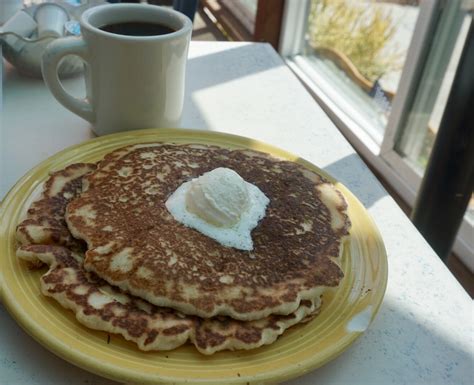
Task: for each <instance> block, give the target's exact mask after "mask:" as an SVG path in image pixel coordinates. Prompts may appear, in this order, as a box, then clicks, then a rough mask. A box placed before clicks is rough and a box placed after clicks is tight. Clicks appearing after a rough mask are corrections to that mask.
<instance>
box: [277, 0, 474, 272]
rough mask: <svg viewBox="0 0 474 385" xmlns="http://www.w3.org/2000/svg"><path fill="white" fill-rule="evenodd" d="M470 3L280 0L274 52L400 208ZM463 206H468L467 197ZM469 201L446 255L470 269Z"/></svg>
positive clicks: (452, 67)
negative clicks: (282, 10)
mask: <svg viewBox="0 0 474 385" xmlns="http://www.w3.org/2000/svg"><path fill="white" fill-rule="evenodd" d="M473 8H474V1H472V0H468V1H466V0H450V1H444V0H378V1H375V0H358V1H356V0H304V1H298V2H297V1H291V0H290V1H287V2H286V5H285V13H284V19H283V27H282V34H281V40H280V53H281V54H282V55H283V56H284V57H285V58H286V60H287V63H288V65H289V66H290V67H291V68H292V69H293V70H294V72H295V73H296V74H297V75H298V76H299V77H300V78H301V79H302V80H303V81H304V82H305V83H306V85H307V86H308V88H309V89H310V90H311V92H312V93H313V95H314V96H315V98H316V99H317V100H318V102H319V103H320V105H321V106H322V107H323V108H324V109H325V110H326V112H327V113H328V115H329V116H330V117H331V118H332V119H333V121H334V122H335V123H336V125H337V126H338V127H339V129H340V130H341V131H342V133H343V134H344V135H345V136H346V137H347V139H348V140H349V141H350V142H351V143H352V144H353V145H354V147H355V148H356V149H357V150H358V151H359V152H360V153H361V154H362V155H363V156H364V157H365V158H366V160H367V161H368V162H369V163H371V164H372V166H373V167H375V168H376V169H377V170H378V171H379V172H380V173H381V174H383V175H384V176H385V178H386V179H387V180H390V181H392V182H393V187H394V188H395V190H396V191H397V192H398V193H399V194H400V195H401V197H402V198H403V199H404V200H405V201H407V203H409V204H410V205H413V204H414V200H415V197H416V192H417V190H418V187H419V185H420V182H421V179H422V177H423V172H424V169H425V167H426V164H427V162H428V159H429V156H430V150H431V147H432V146H433V142H434V140H435V138H436V132H437V130H438V127H439V124H440V120H441V117H442V115H443V110H444V107H445V105H446V102H447V98H448V95H449V91H450V89H451V84H452V82H453V78H454V74H455V72H456V68H457V65H458V62H459V58H460V54H461V52H462V50H463V47H464V43H465V40H466V34H467V31H468V29H469V26H470V24H471V23H472V14H473ZM471 201H472V200H471ZM473 223H474V209H473V205H472V204H471V205H470V208H469V209H468V210H467V213H466V215H465V220H464V222H463V225H462V227H461V229H460V232H459V235H458V239H457V241H456V244H455V248H454V250H455V252H456V253H457V254H458V255H459V256H460V257H461V258H462V259H463V261H464V262H465V264H466V265H467V266H469V267H470V268H471V269H474V257H473V255H474V240H473V239H471V238H472V232H473V229H474V227H473Z"/></svg>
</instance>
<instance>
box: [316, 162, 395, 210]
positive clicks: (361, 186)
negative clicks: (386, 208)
mask: <svg viewBox="0 0 474 385" xmlns="http://www.w3.org/2000/svg"><path fill="white" fill-rule="evenodd" d="M364 169H367V166H366V165H365V163H364V162H363V161H362V159H361V158H360V157H359V156H358V155H357V154H351V155H349V156H346V157H344V158H342V159H339V160H338V161H336V162H334V163H331V164H330V165H328V166H326V167H324V168H323V170H324V171H326V172H327V173H328V174H330V175H331V176H333V177H334V178H336V179H337V180H338V181H339V182H341V183H342V184H344V185H345V186H346V187H347V188H349V189H350V190H351V191H352V193H353V194H354V195H355V196H356V197H357V198H358V199H359V200H360V201H361V202H362V204H363V205H364V206H365V207H367V208H368V207H371V206H372V205H374V204H375V203H376V202H377V201H378V200H380V199H382V198H383V197H385V196H387V195H389V194H388V193H387V191H385V189H384V188H383V187H382V185H381V184H380V182H379V181H378V180H377V178H376V177H375V176H374V175H373V174H372V173H371V172H362V171H363V170H364ZM354 170H360V171H361V172H354Z"/></svg>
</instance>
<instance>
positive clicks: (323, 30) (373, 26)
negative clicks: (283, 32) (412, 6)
mask: <svg viewBox="0 0 474 385" xmlns="http://www.w3.org/2000/svg"><path fill="white" fill-rule="evenodd" d="M371 3H374V2H373V1H372V2H371V1H368V2H364V3H362V2H360V1H357V2H355V1H351V0H312V1H311V8H310V15H309V30H308V32H309V43H310V45H311V46H312V47H313V48H319V47H323V48H330V49H335V50H337V51H340V52H342V53H343V54H345V55H346V56H347V57H348V58H349V59H350V61H351V62H352V63H353V64H354V65H355V67H356V68H357V69H358V70H359V72H360V73H361V74H362V75H363V76H364V77H366V78H367V79H369V80H370V81H372V82H374V81H375V80H377V79H378V78H380V77H381V76H382V75H383V74H384V73H386V72H390V71H395V70H399V69H400V68H401V66H402V54H401V52H399V51H396V50H393V49H392V50H390V51H389V50H387V48H386V45H387V43H388V42H389V41H390V40H391V39H392V38H393V35H394V33H395V31H396V25H394V21H393V17H392V15H391V14H390V12H384V11H383V10H382V9H381V8H380V7H377V6H375V4H371Z"/></svg>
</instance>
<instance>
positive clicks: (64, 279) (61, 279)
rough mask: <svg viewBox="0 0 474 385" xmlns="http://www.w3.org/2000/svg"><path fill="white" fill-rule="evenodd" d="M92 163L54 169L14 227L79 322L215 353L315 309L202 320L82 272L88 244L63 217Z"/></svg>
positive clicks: (246, 344)
mask: <svg viewBox="0 0 474 385" xmlns="http://www.w3.org/2000/svg"><path fill="white" fill-rule="evenodd" d="M94 169H95V165H93V164H73V165H71V166H68V167H67V168H66V169H64V170H60V171H58V172H55V173H52V174H51V176H50V177H49V178H48V180H47V181H46V182H45V184H44V189H43V193H42V195H41V196H40V197H39V199H38V200H37V201H35V202H33V203H32V205H31V207H30V209H29V210H28V217H27V219H25V220H24V221H23V222H22V223H21V224H20V225H19V226H18V232H17V237H18V241H19V243H20V247H19V248H18V249H17V256H18V257H19V258H21V259H22V260H24V261H26V262H27V263H29V264H33V265H37V264H38V263H41V264H43V263H45V264H47V265H48V266H49V270H48V271H47V272H46V273H45V274H44V275H43V276H42V277H41V282H40V285H41V291H42V292H43V294H44V295H45V296H48V297H51V298H54V299H55V300H56V301H58V302H59V303H60V304H61V305H62V306H63V307H65V308H66V309H71V310H72V311H73V312H74V314H75V316H76V318H77V320H78V321H79V322H80V323H81V324H83V325H85V326H86V327H89V328H91V329H96V330H102V331H106V332H109V333H116V334H120V335H122V336H123V337H124V338H125V339H127V340H129V341H132V342H135V343H136V344H137V345H138V347H139V348H140V349H141V350H145V351H148V350H170V349H174V348H176V347H178V346H180V345H182V344H184V343H186V342H187V341H191V342H192V343H193V344H194V345H195V346H196V348H197V349H198V350H199V351H200V352H201V353H203V354H213V353H215V352H217V351H221V350H229V349H230V350H235V349H253V348H256V347H259V346H262V345H265V344H270V343H272V342H274V341H275V340H276V339H277V338H278V336H279V335H281V334H282V333H283V332H284V331H285V330H286V329H287V328H289V327H291V326H293V325H295V324H297V323H300V322H306V321H308V320H310V319H312V318H313V317H314V316H315V315H316V313H317V312H318V311H319V306H320V304H321V303H320V301H319V299H318V300H317V301H314V302H311V301H306V302H304V303H302V304H301V306H300V307H299V308H298V309H297V311H295V312H294V313H292V314H290V315H288V316H270V317H267V318H265V319H262V320H257V321H251V322H244V321H236V320H233V319H230V318H227V317H219V318H214V319H201V318H199V317H195V316H186V315H184V314H182V313H179V312H177V311H176V310H174V309H169V308H164V307H157V306H154V305H151V304H149V303H148V302H146V301H144V300H142V299H140V298H137V297H133V296H130V295H129V294H127V293H124V292H122V291H121V290H120V289H118V288H115V287H113V286H111V285H109V284H107V283H106V282H105V281H103V280H101V279H100V278H98V277H97V276H96V275H95V274H93V273H90V272H87V271H85V270H84V268H83V259H84V250H85V244H84V243H83V242H80V241H78V240H76V239H74V238H73V237H72V235H71V234H70V233H69V230H68V229H67V227H66V224H65V222H64V218H63V216H64V212H65V209H66V205H67V203H68V202H69V201H70V200H72V199H73V198H74V197H76V196H77V195H79V194H80V192H81V190H82V189H81V186H82V179H83V176H84V175H86V174H87V173H88V172H90V171H92V170H94Z"/></svg>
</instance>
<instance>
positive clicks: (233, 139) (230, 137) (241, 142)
mask: <svg viewBox="0 0 474 385" xmlns="http://www.w3.org/2000/svg"><path fill="white" fill-rule="evenodd" d="M169 135H171V136H174V137H176V136H183V137H185V138H186V139H185V141H187V142H189V143H192V142H200V143H203V142H204V143H208V140H207V139H208V138H207V137H208V136H210V137H214V138H216V139H217V140H216V141H211V143H209V144H211V145H212V144H214V145H221V146H225V145H226V144H225V143H222V141H225V142H230V144H232V145H234V147H243V148H251V147H249V145H250V144H257V145H258V146H259V147H263V148H264V149H263V150H262V149H257V151H263V152H266V153H269V154H270V155H273V156H278V157H282V158H284V159H287V160H292V161H295V162H297V163H299V164H302V165H303V166H304V167H307V168H309V169H310V170H311V169H312V170H317V172H318V173H319V174H320V175H322V176H324V177H325V178H327V179H328V180H329V181H331V182H332V183H334V184H336V185H337V187H338V189H341V190H343V193H344V194H345V195H346V194H347V195H349V196H350V197H351V198H352V199H351V200H352V201H354V202H355V203H356V204H357V205H358V206H359V208H358V209H359V210H361V211H362V212H363V213H364V215H365V217H366V220H367V221H368V222H369V224H370V226H371V227H372V231H373V232H374V233H375V236H376V238H377V239H378V240H379V241H380V245H381V246H382V249H381V250H380V252H381V254H380V257H381V259H382V262H383V263H382V265H383V268H382V270H381V273H382V276H381V288H380V290H378V295H377V296H376V297H375V301H374V302H375V307H374V310H373V312H372V316H371V319H370V323H369V326H370V324H371V323H372V322H373V320H374V319H375V317H376V316H377V313H378V311H379V308H380V306H381V304H382V302H383V298H384V295H385V291H386V288H387V282H388V260H387V253H386V249H385V245H384V243H383V239H382V237H381V234H380V232H379V230H378V228H377V226H376V224H375V221H374V220H373V219H372V217H371V215H370V214H369V213H368V212H367V210H366V209H365V207H364V206H363V205H362V203H361V202H360V201H359V200H358V199H357V197H356V196H355V195H354V194H353V193H352V192H351V191H350V190H349V189H348V188H347V187H346V186H344V185H343V184H342V183H341V182H339V181H338V180H337V179H335V178H334V177H332V176H331V175H330V174H328V173H327V172H325V171H324V170H322V169H320V168H319V167H318V166H316V165H315V164H313V163H311V162H309V161H308V160H306V159H304V158H302V157H300V156H297V155H295V154H294V153H291V152H288V151H286V150H283V149H281V148H279V147H277V146H274V145H272V144H268V143H266V142H263V141H260V140H257V139H253V138H248V137H244V136H240V135H235V134H230V133H226V132H219V131H210V130H198V129H182V128H179V129H177V128H152V129H144V130H135V131H126V132H120V133H115V134H110V135H105V136H101V137H96V138H92V139H90V140H87V141H84V142H81V143H78V144H75V145H72V146H69V147H67V148H65V149H63V150H61V151H59V152H57V153H55V154H53V155H51V156H49V157H48V158H46V159H45V160H43V161H41V162H40V163H39V164H37V165H36V166H34V167H33V168H31V169H30V170H28V171H27V172H26V173H25V174H24V175H23V176H22V177H21V178H20V179H19V180H18V181H17V182H16V183H15V184H14V185H13V186H12V187H11V188H10V189H9V191H8V192H7V194H6V195H5V197H4V199H3V200H2V201H1V202H0V218H3V217H4V215H5V214H6V213H7V212H8V210H7V209H8V207H7V205H8V203H9V202H10V201H11V200H12V199H13V197H14V196H15V195H16V194H15V193H16V192H17V190H20V189H21V187H22V186H24V185H25V184H26V183H27V182H28V181H29V179H30V178H32V177H33V176H34V175H35V174H36V173H38V172H39V171H40V170H42V169H44V168H47V169H48V171H50V170H51V168H52V169H54V164H55V160H57V159H61V158H62V157H63V156H64V155H66V154H70V153H71V152H74V151H76V150H80V149H82V148H84V147H86V148H87V147H89V146H93V145H94V144H100V143H103V142H106V143H107V142H109V143H110V142H112V143H113V141H114V140H119V139H122V138H123V141H122V142H120V143H119V145H118V146H117V147H122V146H126V145H131V144H134V143H146V142H151V141H154V142H159V141H164V142H168V143H169V142H171V143H173V139H168V140H166V136H169ZM202 136H204V137H205V140H203V139H200V138H199V137H202ZM127 137H130V138H129V139H127ZM148 137H150V138H152V137H155V139H154V140H146V139H147V138H148ZM196 139H197V140H196ZM219 139H221V141H219ZM235 144H236V145H235ZM254 150H255V149H254ZM110 151H112V150H110ZM62 163H63V166H62V167H64V166H65V165H67V164H70V162H69V160H68V159H65V160H63V161H62ZM72 163H74V162H72ZM48 165H50V167H49V168H48V167H47V166H48ZM51 166H53V167H51ZM41 182H42V181H41ZM32 183H35V182H32ZM36 183H37V184H39V183H40V181H36ZM6 222H7V221H4V220H2V223H1V224H0V230H1V231H0V234H1V235H2V239H1V240H0V246H2V247H3V246H5V244H7V243H8V242H9V241H8V239H7V234H6V230H7V228H8V227H9V226H7V224H6ZM0 258H2V259H3V258H4V257H2V256H0ZM5 258H6V257H5ZM0 263H1V262H0ZM3 275H4V272H3V269H0V301H1V302H0V303H2V304H3V306H4V307H5V309H7V311H8V312H9V313H10V315H11V316H12V317H13V318H14V319H15V321H16V323H17V324H18V325H19V326H20V327H21V328H22V329H23V330H25V332H26V333H27V334H29V335H30V336H31V337H33V338H34V339H35V340H36V341H37V342H39V343H40V344H41V345H43V346H44V347H46V348H47V349H48V350H50V351H51V352H52V353H54V354H55V355H57V356H59V357H60V358H62V359H64V360H66V361H68V362H70V363H71V364H73V365H75V366H78V367H80V368H82V369H84V370H86V371H89V372H92V373H95V374H97V375H100V376H103V377H106V378H110V379H112V380H116V381H117V380H118V377H117V376H114V375H112V374H111V373H112V371H115V370H116V365H114V364H109V363H107V365H105V364H106V363H105V362H101V363H100V365H99V364H98V363H94V362H93V360H90V359H89V360H87V359H85V360H84V358H87V356H85V354H84V353H83V352H82V351H79V350H77V349H74V350H71V349H66V348H65V346H64V345H63V344H62V343H61V341H56V340H51V339H50V338H48V336H47V335H44V334H43V333H42V332H41V330H40V328H39V327H38V325H36V323H35V322H34V321H33V320H28V319H25V318H27V317H25V313H24V312H25V310H24V309H23V308H22V307H21V306H20V305H19V304H16V303H15V301H14V298H12V297H11V295H10V296H8V295H7V294H6V293H7V292H8V290H7V288H6V287H4V285H5V283H4V282H5V280H4V277H3ZM22 312H23V314H22ZM362 334H363V332H353V333H350V334H349V336H350V337H346V338H345V339H344V343H343V344H342V345H339V346H338V348H337V349H333V350H331V351H330V352H329V354H328V355H326V356H325V358H324V359H322V360H319V361H314V360H312V359H311V357H307V358H306V360H304V361H302V362H300V363H299V364H295V363H289V364H288V365H285V366H284V367H281V368H280V369H278V370H276V371H272V373H266V372H263V373H261V374H260V375H256V376H252V377H248V376H242V377H232V378H228V379H226V382H227V383H229V384H234V383H235V384H236V383H245V382H248V381H250V382H251V383H252V382H254V381H257V382H259V383H260V382H262V381H265V383H273V382H276V381H284V380H287V379H290V378H294V377H297V376H298V375H302V374H305V373H307V372H309V371H312V370H314V369H316V368H318V367H320V366H322V365H324V364H326V363H327V362H329V361H331V360H333V359H334V358H336V357H337V356H339V355H340V354H342V353H343V352H344V351H345V350H346V349H347V348H348V347H349V346H350V345H351V344H352V343H353V342H354V341H355V340H356V339H357V338H359V337H360V336H361V335H362ZM81 357H83V358H81ZM106 366H110V368H105V367H106ZM104 368H105V370H104ZM129 374H131V373H129ZM140 377H141V376H140ZM140 377H139V378H137V377H136V375H135V376H134V377H133V378H132V377H130V376H120V378H121V380H122V381H134V382H136V381H137V379H138V380H139V381H145V382H147V381H148V382H149V381H150V378H149V377H148V376H145V377H143V378H140ZM153 381H154V382H156V383H168V382H170V381H171V382H173V383H184V380H183V379H182V378H180V379H178V378H175V377H163V376H161V375H160V376H159V377H156V376H154V378H153ZM218 381H219V380H216V379H213V380H211V379H210V380H208V381H207V380H199V379H197V380H196V381H195V382H196V383H200V384H205V383H213V384H215V383H218ZM186 383H191V382H189V381H186Z"/></svg>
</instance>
